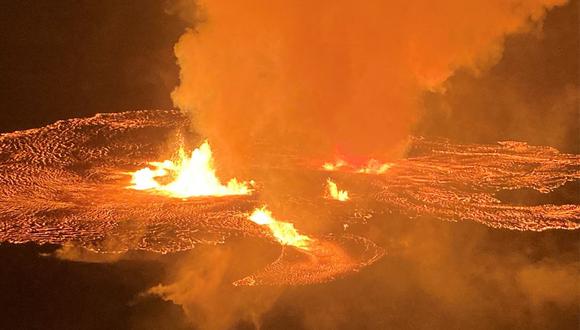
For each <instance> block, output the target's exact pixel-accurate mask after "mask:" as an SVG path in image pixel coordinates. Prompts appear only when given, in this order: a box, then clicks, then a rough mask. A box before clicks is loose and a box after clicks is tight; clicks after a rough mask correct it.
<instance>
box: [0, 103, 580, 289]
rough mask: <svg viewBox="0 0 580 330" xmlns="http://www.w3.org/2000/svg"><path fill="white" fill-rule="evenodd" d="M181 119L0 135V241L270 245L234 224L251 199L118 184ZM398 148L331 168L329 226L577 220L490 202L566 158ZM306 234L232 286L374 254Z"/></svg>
mask: <svg viewBox="0 0 580 330" xmlns="http://www.w3.org/2000/svg"><path fill="white" fill-rule="evenodd" d="M186 126H187V120H186V118H184V117H183V116H182V115H180V114H179V113H178V112H175V111H133V112H124V113H114V114H100V115H96V116H95V117H92V118H82V119H70V120H64V121H59V122H57V123H54V124H52V125H49V126H46V127H43V128H38V129H32V130H26V131H18V132H13V133H6V134H2V135H0V240H1V241H5V242H11V243H24V242H36V243H40V244H42V243H51V244H64V243H73V244H78V245H80V246H83V247H86V248H88V249H91V250H94V251H98V252H123V251H127V250H147V251H154V252H160V253H168V252H175V251H182V250H187V249H191V248H193V247H194V246H195V245H197V244H218V243H223V242H224V241H225V240H227V238H228V237H231V236H241V237H245V236H252V237H258V238H263V239H267V240H272V237H271V235H270V233H269V232H268V230H267V228H264V227H261V226H259V225H256V224H254V223H252V222H250V221H248V220H247V219H246V217H247V215H248V214H249V212H251V211H252V210H253V209H254V208H255V207H256V206H258V205H259V204H258V200H257V199H256V197H252V196H240V197H220V198H190V199H186V200H180V199H172V198H168V197H165V196H156V195H152V194H149V193H147V192H142V191H135V190H130V189H126V186H127V185H128V183H129V176H128V175H127V172H128V171H133V170H135V169H137V168H139V167H142V166H144V165H145V164H146V163H147V162H148V161H151V160H158V159H159V157H160V155H161V154H163V150H164V149H167V146H166V145H165V144H164V141H167V139H168V138H169V137H170V136H172V135H174V134H175V132H176V131H179V130H181V129H184V128H185V127H186ZM410 149H411V152H410V155H412V156H409V157H408V158H406V159H403V160H401V161H399V162H397V163H396V164H395V165H394V166H393V167H392V168H391V169H390V170H389V171H388V172H387V173H386V174H382V175H364V174H353V173H333V176H335V177H336V178H337V179H338V180H340V183H341V184H343V185H346V187H347V188H348V187H351V186H352V187H353V198H352V201H351V202H347V203H329V202H326V205H327V206H328V208H329V210H330V211H329V212H330V214H331V215H333V216H336V217H338V218H339V219H337V222H341V223H353V222H364V221H369V219H371V218H372V217H373V215H375V214H379V213H380V214H385V213H389V212H398V213H401V214H404V215H408V216H410V217H415V216H433V217H436V218H439V219H442V220H450V221H460V220H472V221H477V222H480V223H482V224H485V225H488V226H491V227H496V228H507V229H516V230H534V231H541V230H546V229H578V228H579V227H580V206H579V205H577V204H567V205H552V204H545V205H517V204H509V203H504V202H502V201H501V200H500V199H499V198H498V197H497V194H498V193H499V192H502V191H506V190H518V189H532V190H535V191H538V192H539V193H542V194H548V193H550V192H551V191H553V190H554V189H557V188H558V187H561V186H562V185H564V184H566V183H567V182H569V181H575V180H578V179H580V157H579V156H578V155H570V154H563V153H560V152H558V151H557V150H555V149H553V148H550V147H535V146H529V145H527V144H525V143H519V142H501V143H498V144H495V145H456V144H450V143H448V142H446V141H426V140H423V139H419V138H414V139H413V142H412V146H411V148H410ZM298 163H299V162H297V164H298ZM296 166H298V167H299V168H298V170H303V171H310V172H315V173H316V172H321V171H319V169H318V168H313V167H308V166H304V167H302V168H301V167H300V166H299V165H296ZM326 175H328V174H327V173H322V172H321V173H320V176H321V177H325V176H326ZM361 187H362V188H361ZM349 190H350V189H349ZM296 201H303V202H304V203H319V202H320V201H312V200H301V199H299V198H298V199H295V201H294V202H296ZM306 234H308V233H306ZM316 239H317V242H318V243H317V245H316V247H315V248H314V249H313V250H312V251H310V252H308V253H304V252H301V251H298V250H296V249H293V248H284V249H282V255H281V256H280V258H279V259H278V260H276V261H274V262H273V263H272V264H271V265H269V266H267V267H266V268H265V269H263V270H260V271H257V272H256V273H255V274H252V275H250V276H248V277H246V278H243V279H241V280H239V281H237V282H235V284H236V285H263V284H273V285H285V284H309V283H318V282H324V281H328V280H331V279H334V278H336V277H340V276H342V275H344V274H348V273H350V272H352V271H356V270H358V269H360V268H362V267H365V266H367V265H370V264H372V263H373V262H374V261H376V260H377V259H379V258H380V257H381V256H382V255H383V253H384V251H383V249H382V248H381V247H379V246H377V245H376V244H374V243H373V242H371V241H370V240H368V239H365V238H363V237H358V236H354V235H350V234H345V233H343V232H340V233H330V234H328V235H321V236H320V237H316Z"/></svg>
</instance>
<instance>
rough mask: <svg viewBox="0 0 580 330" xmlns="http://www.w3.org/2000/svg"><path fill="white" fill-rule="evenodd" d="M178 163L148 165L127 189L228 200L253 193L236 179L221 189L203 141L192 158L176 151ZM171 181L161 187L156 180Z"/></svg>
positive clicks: (209, 150) (134, 174)
mask: <svg viewBox="0 0 580 330" xmlns="http://www.w3.org/2000/svg"><path fill="white" fill-rule="evenodd" d="M178 155H179V159H178V160H177V162H173V161H171V160H165V161H163V162H150V163H149V165H150V166H152V167H153V169H151V168H149V167H145V168H143V169H140V170H138V171H136V172H133V173H132V179H131V183H132V184H133V185H132V186H130V187H129V188H131V189H135V190H151V191H154V192H159V193H162V194H165V195H168V196H171V197H178V198H188V197H194V196H227V195H248V194H250V193H251V192H252V189H251V188H250V186H251V184H252V182H249V183H248V182H239V181H238V180H237V179H236V178H233V179H231V180H230V181H228V183H227V185H223V184H222V183H221V182H220V180H219V179H218V178H217V176H216V173H215V168H214V165H213V157H212V151H211V148H210V146H209V143H208V142H207V141H205V142H204V143H203V144H202V145H201V146H199V147H198V148H197V149H195V150H193V152H192V153H191V157H189V158H188V157H187V154H186V152H185V150H184V149H183V147H181V148H180V149H179V154H178ZM168 176H169V177H170V178H172V179H173V180H172V181H170V182H169V183H167V184H162V183H160V182H159V181H158V180H159V179H162V178H167V177H168Z"/></svg>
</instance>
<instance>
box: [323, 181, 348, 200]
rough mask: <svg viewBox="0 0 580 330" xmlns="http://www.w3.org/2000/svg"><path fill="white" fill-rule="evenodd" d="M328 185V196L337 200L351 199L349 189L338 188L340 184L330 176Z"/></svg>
mask: <svg viewBox="0 0 580 330" xmlns="http://www.w3.org/2000/svg"><path fill="white" fill-rule="evenodd" d="M326 187H327V189H328V196H330V198H332V199H336V200H337V201H341V202H345V201H347V200H349V199H350V197H348V191H346V190H340V189H338V186H337V185H336V183H335V182H334V181H332V180H331V179H330V178H329V179H327V180H326Z"/></svg>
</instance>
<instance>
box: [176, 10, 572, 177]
mask: <svg viewBox="0 0 580 330" xmlns="http://www.w3.org/2000/svg"><path fill="white" fill-rule="evenodd" d="M186 3H187V2H186ZM564 3H565V1H563V0H536V1H523V0H513V1H503V0H496V1H450V0H446V1H440V2H431V1H422V0H415V1H401V2H384V1H378V0H371V1H364V2H356V3H355V2H353V1H345V0H339V1H322V2H320V1H317V2H305V1H296V2H292V3H290V4H289V3H288V2H285V1H280V0H274V1H265V0H251V1H243V2H239V1H227V2H220V1H203V2H200V3H198V5H197V7H196V9H195V10H194V9H191V8H189V9H187V10H189V11H195V13H194V14H191V15H190V16H191V17H195V18H197V20H198V21H201V22H199V24H196V25H195V28H192V29H191V30H189V31H188V32H186V33H185V34H184V35H183V36H182V37H181V38H180V40H179V42H178V43H177V44H176V46H175V53H176V56H177V58H178V63H179V65H180V68H181V74H180V81H181V83H180V85H179V86H178V87H177V88H176V90H175V91H174V92H173V94H172V97H173V100H174V103H175V104H176V105H177V106H178V107H179V108H181V109H182V110H183V111H185V112H187V113H189V114H191V115H192V118H193V122H194V126H195V129H196V131H198V132H200V133H201V135H203V136H205V137H208V138H209V140H210V141H211V142H212V144H214V145H215V146H216V147H215V148H216V150H218V151H220V150H221V152H216V154H217V157H218V158H220V157H221V158H222V159H223V158H226V157H227V158H228V159H227V161H223V162H221V163H222V164H226V165H225V166H230V167H236V165H240V164H241V163H243V161H244V160H245V159H247V157H242V156H248V155H249V156H250V157H251V158H252V159H260V157H263V155H264V150H263V146H264V145H267V146H275V147H276V148H288V149H291V150H295V151H297V152H299V153H300V154H301V155H303V156H307V157H311V156H319V157H326V158H331V157H333V156H336V154H343V155H347V156H353V157H375V158H382V159H389V158H395V157H398V156H400V155H401V154H402V152H403V151H404V148H405V144H406V138H407V136H408V134H409V133H410V130H411V128H412V127H413V125H414V124H415V123H416V121H417V118H418V113H419V111H418V109H419V107H420V105H421V102H420V98H421V95H422V93H423V92H425V91H442V88H443V83H444V82H445V81H447V80H448V78H449V77H450V76H451V75H453V73H454V72H455V71H456V70H457V69H464V70H467V71H469V72H472V73H476V74H477V73H480V72H483V71H484V70H486V69H488V68H489V67H491V66H493V65H494V64H495V63H496V62H497V61H498V60H499V59H500V58H501V56H502V51H503V43H504V39H505V37H506V36H508V35H510V34H514V33H521V32H527V31H530V30H532V29H539V28H540V27H541V22H542V20H543V18H544V16H545V14H546V11H547V10H549V9H551V8H553V7H555V6H559V5H563V4H564ZM179 6H180V7H182V8H183V7H184V5H183V2H180V5H179ZM187 10H186V11H187ZM258 145H259V146H260V147H258ZM220 154H221V156H220ZM226 155H227V156H226Z"/></svg>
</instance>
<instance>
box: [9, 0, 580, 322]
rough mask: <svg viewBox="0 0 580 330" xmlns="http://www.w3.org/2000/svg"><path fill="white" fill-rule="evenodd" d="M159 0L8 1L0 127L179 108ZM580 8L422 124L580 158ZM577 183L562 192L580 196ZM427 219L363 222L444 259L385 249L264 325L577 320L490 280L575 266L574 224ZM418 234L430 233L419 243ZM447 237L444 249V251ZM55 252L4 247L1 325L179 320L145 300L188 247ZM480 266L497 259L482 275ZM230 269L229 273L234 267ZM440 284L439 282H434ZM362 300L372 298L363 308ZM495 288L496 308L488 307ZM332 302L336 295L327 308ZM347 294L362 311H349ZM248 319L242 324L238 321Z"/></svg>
mask: <svg viewBox="0 0 580 330" xmlns="http://www.w3.org/2000/svg"><path fill="white" fill-rule="evenodd" d="M166 7H167V3H165V1H162V0H123V1H119V0H101V1H95V0H18V1H2V3H1V4H0V73H1V74H0V132H10V131H14V130H20V129H27V128H34V127H40V126H43V125H46V124H49V123H52V122H54V121H56V120H60V119H67V118H71V117H84V116H90V115H93V114H95V113H98V112H117V111H125V110H136V109H167V108H172V102H171V99H170V97H169V93H170V92H171V90H172V89H173V88H174V86H175V85H176V84H177V83H178V68H177V66H176V64H175V58H174V56H173V51H172V47H173V45H174V44H175V42H176V41H177V39H178V38H179V36H180V35H181V33H182V32H183V31H184V29H185V28H186V26H187V23H186V22H184V21H182V20H180V19H179V18H178V17H176V16H172V15H169V14H167V13H166ZM578 12H579V11H578V1H573V2H572V4H569V5H567V6H566V7H563V8H559V9H556V10H554V11H553V12H551V13H550V14H549V15H548V17H547V19H546V22H545V26H544V33H543V36H532V35H524V36H515V37H512V38H510V39H509V40H508V41H507V47H506V50H505V54H504V58H503V59H502V61H501V62H500V63H498V65H497V66H496V67H494V68H492V69H491V71H490V72H488V73H486V74H484V75H482V76H481V77H478V78H474V77H473V76H471V75H469V74H467V73H464V72H460V73H458V74H457V75H456V76H454V77H452V78H451V80H450V86H449V88H448V94H446V95H445V96H440V95H436V94H428V95H426V97H425V104H426V106H427V107H428V108H429V109H430V112H426V113H425V114H424V116H423V117H422V120H421V121H420V122H419V123H418V125H417V131H418V132H419V133H421V134H425V135H428V136H444V137H449V138H452V139H456V140H459V141H470V142H493V141H497V140H502V139H517V140H523V141H529V142H531V143H535V144H549V145H553V146H556V147H558V148H560V149H562V150H566V151H569V152H578V151H579V140H578V139H579V136H580V134H578V123H579V118H578V93H579V86H578V84H579V74H580V72H579V62H578V58H580V56H579V43H580V38H578V26H579V25H578ZM522 54H523V55H524V56H522ZM496 95H502V96H504V97H494V96H496ZM506 96H509V97H506ZM461 109H470V110H469V111H461ZM490 127H491V128H493V129H491V128H490ZM554 131H557V132H558V134H552V133H551V132H554ZM577 188H578V186H577V185H575V186H574V187H573V188H569V187H568V189H567V190H566V191H564V193H565V194H568V195H570V194H574V193H577V191H578V189H577ZM570 189H572V190H570ZM571 191H572V192H571ZM422 221H423V220H422ZM422 221H413V222H412V223H409V222H408V220H407V219H398V220H393V222H391V223H388V224H374V225H373V226H371V227H370V228H367V229H364V230H366V231H367V234H369V235H371V236H372V235H373V232H389V233H398V234H401V235H403V236H406V237H410V238H409V239H410V240H411V241H413V239H415V243H420V244H423V245H422V248H424V249H426V250H425V251H431V250H432V248H433V247H436V248H440V249H441V250H438V252H440V253H441V255H438V259H436V260H433V261H432V262H431V261H429V262H427V263H425V262H424V260H421V257H420V256H421V253H423V251H422V250H420V249H418V250H416V251H411V254H412V255H411V256H398V255H395V256H391V257H387V258H385V259H384V260H382V261H381V262H380V263H378V264H377V265H376V267H374V268H373V269H374V270H365V271H362V272H361V273H360V274H356V275H354V276H353V277H352V279H351V280H348V279H346V280H340V281H336V282H333V283H330V284H328V285H317V286H313V287H308V288H293V289H290V290H288V291H287V292H286V293H285V294H284V295H283V296H282V297H281V298H280V300H279V301H278V302H277V303H276V304H275V305H274V306H273V307H272V310H271V311H270V312H269V313H268V314H267V315H265V316H264V318H263V322H264V328H268V329H289V328H302V327H306V325H305V323H304V322H306V321H304V320H308V319H309V317H310V320H312V319H316V318H317V317H318V318H320V320H321V322H323V321H324V320H326V319H325V318H324V316H325V315H327V314H328V315H334V314H337V313H338V314H340V313H345V315H343V316H342V317H343V319H341V320H342V321H343V323H342V325H343V327H344V328H364V327H362V325H363V324H367V325H369V326H368V327H369V328H385V327H394V328H410V329H411V328H412V329H419V328H422V329H432V328H440V329H444V328H445V329H461V328H481V329H486V328H487V329H489V328H505V329H510V328H537V329H546V328H559V329H565V328H570V329H575V328H576V329H577V325H578V322H579V319H578V304H577V302H576V303H572V304H567V305H566V304H564V305H562V304H560V302H558V301H548V302H547V303H545V304H544V303H542V304H540V305H538V306H534V307H533V308H532V309H530V310H529V311H528V310H526V312H522V311H518V312H514V310H512V309H511V308H514V307H517V306H521V305H524V302H522V301H523V300H524V297H519V296H517V297H512V296H508V295H509V292H511V291H510V290H511V288H508V286H509V284H506V287H505V288H503V287H500V288H498V287H495V286H494V284H493V283H492V282H493V281H492V279H493V277H494V276H496V277H497V276H511V273H510V271H511V269H510V268H511V267H513V266H514V264H515V265H516V266H518V267H520V266H521V267H522V269H527V268H525V267H527V266H526V262H530V263H531V262H536V261H539V262H540V263H541V264H558V265H559V264H561V265H564V266H562V267H563V268H562V269H565V267H567V265H570V264H572V265H574V267H577V266H578V265H577V261H578V260H577V259H578V254H577V253H575V251H576V252H577V251H578V243H577V242H578V241H579V237H578V236H579V234H578V233H577V232H548V233H542V234H540V233H518V232H511V231H503V230H493V229H490V228H487V227H483V226H481V225H478V224H474V223H439V222H438V221H427V220H425V221H423V222H422ZM421 235H425V237H429V238H436V239H433V242H431V241H429V240H427V242H426V243H425V242H418V240H416V237H421ZM413 237H415V238H413ZM382 239H383V240H382V241H380V240H381V238H377V240H378V243H379V244H382V245H384V246H389V244H390V243H389V242H390V241H389V238H382ZM438 240H441V241H443V242H444V244H443V247H441V246H439V245H435V242H437V243H440V242H439V241H438ZM235 244H236V243H234V245H235ZM430 244H433V245H430ZM55 249H56V247H54V246H44V247H38V246H35V245H33V244H26V245H18V246H15V245H8V244H0V329H125V328H132V329H179V328H185V327H186V324H185V322H186V321H185V316H184V314H183V311H182V310H181V308H180V306H178V305H175V304H172V303H169V302H164V301H162V300H161V299H159V298H153V297H148V298H139V294H140V293H141V292H143V291H144V290H147V289H148V288H150V287H151V286H154V285H156V284H158V283H159V282H161V281H163V280H165V277H166V275H167V268H170V267H172V265H173V264H174V263H176V260H177V259H179V258H180V255H175V256H166V257H163V258H162V257H158V256H138V257H137V258H134V259H131V260H122V261H119V262H115V263H112V264H107V263H94V264H93V263H78V262H68V261H63V260H58V259H55V258H50V257H44V256H41V255H40V253H45V252H51V251H54V250H55ZM207 249H212V248H207ZM214 249H217V248H214ZM234 250H235V249H234ZM413 253H416V255H415V254H413ZM487 255H496V256H498V258H497V263H487V262H488V260H487V259H486V256H487ZM238 257H243V256H238ZM514 260H517V261H515V263H514ZM494 262H495V261H494ZM496 264H497V268H494V267H495V265H496ZM421 267H427V269H425V268H421ZM476 267H488V268H486V271H487V270H489V271H490V273H489V276H490V278H489V279H490V281H489V282H487V281H486V278H485V277H484V278H483V279H482V278H481V277H480V276H479V271H480V268H476ZM574 269H576V270H577V268H574ZM494 271H495V272H494ZM532 271H536V269H532ZM539 271H542V269H540V270H539ZM232 272H233V273H235V274H234V275H232V276H233V277H234V278H235V277H236V276H238V275H239V274H237V273H236V270H232ZM423 274H428V275H429V276H431V277H429V279H427V277H426V275H423ZM432 278H436V279H439V281H440V283H427V284H426V283H425V282H426V281H429V280H431V279H432ZM454 279H458V280H460V281H462V284H463V285H464V286H463V287H462V288H467V289H469V290H467V291H465V292H447V291H445V290H443V291H445V292H439V293H441V294H442V295H443V296H445V297H447V298H448V299H449V300H450V301H449V302H448V303H449V306H452V308H447V309H446V308H444V307H441V306H439V305H438V300H437V299H439V298H440V297H438V296H437V297H435V296H433V292H425V291H422V290H423V289H422V288H425V287H430V285H433V286H437V285H440V284H441V283H442V286H443V287H445V286H446V285H448V286H449V287H453V285H455V284H452V283H451V282H448V281H452V280H454ZM349 281H350V282H349ZM353 283H354V284H353ZM546 283H552V282H550V280H549V279H547V280H546ZM547 290H548V291H549V290H550V289H549V288H547ZM365 295H366V296H368V297H369V298H368V299H366V301H369V302H373V303H374V304H370V303H369V304H365V305H364V306H361V305H360V304H359V305H357V304H358V300H357V298H360V296H365ZM494 295H497V297H499V298H497V297H496V296H494ZM328 297H332V298H328ZM492 298H493V299H492ZM495 298H497V299H498V300H497V301H498V303H497V305H496V304H493V303H491V302H494V301H496V300H495ZM330 299H334V300H335V301H336V302H337V303H336V304H337V305H335V306H333V308H329V309H324V307H325V306H326V305H325V303H326V302H325V301H327V300H330ZM454 299H457V300H458V301H453V300H454ZM461 299H465V301H461ZM355 302H356V304H355ZM339 303H343V304H344V306H347V307H346V308H353V309H352V310H344V309H340V306H338V304H339ZM353 305H354V306H353ZM337 306H338V307H337ZM349 306H350V307H349ZM522 308H523V307H522ZM247 326H248V325H247V324H244V323H240V324H239V326H238V328H245V327H247Z"/></svg>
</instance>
